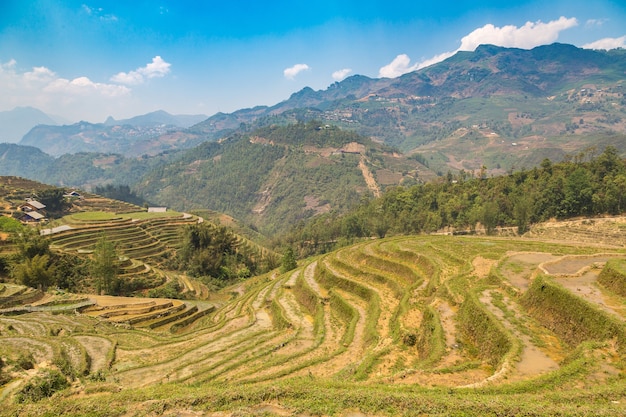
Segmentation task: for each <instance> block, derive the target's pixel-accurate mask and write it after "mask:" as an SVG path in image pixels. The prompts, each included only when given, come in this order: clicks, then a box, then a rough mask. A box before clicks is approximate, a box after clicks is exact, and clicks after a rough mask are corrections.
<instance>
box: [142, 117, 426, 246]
mask: <svg viewBox="0 0 626 417" xmlns="http://www.w3.org/2000/svg"><path fill="white" fill-rule="evenodd" d="M418 167H420V168H421V169H422V171H423V172H422V173H421V174H418V172H417V169H418ZM422 176H425V178H428V177H429V176H430V177H432V176H433V175H432V174H431V173H430V171H429V170H428V169H427V168H425V167H424V166H423V165H422V164H420V163H419V162H417V161H416V160H411V159H407V158H405V157H402V156H398V155H395V156H394V154H393V151H392V150H391V149H389V148H386V147H384V146H381V145H379V144H376V143H374V142H372V141H371V140H369V139H367V138H364V137H362V136H359V135H357V134H355V133H353V132H349V131H343V130H340V129H337V128H336V127H332V126H329V125H324V124H320V123H319V122H309V123H306V124H304V123H297V124H293V125H286V126H270V127H266V128H261V129H258V130H255V131H253V132H250V133H247V134H241V135H233V136H231V137H229V138H227V139H225V140H223V141H220V142H219V143H216V142H206V143H204V144H202V145H200V146H198V147H197V148H194V149H192V150H191V151H189V152H187V153H186V154H183V155H182V156H180V157H179V158H178V159H177V160H175V161H174V162H172V163H171V164H169V165H165V166H162V167H160V168H158V169H156V170H154V171H152V172H151V173H149V174H148V175H146V177H145V178H144V179H143V180H142V181H141V183H139V184H138V185H137V186H136V189H137V191H138V192H139V193H140V194H142V195H143V196H144V198H146V199H148V200H150V201H159V202H161V203H162V204H166V205H168V206H171V207H174V208H176V209H178V210H187V211H188V210H194V209H200V208H209V209H211V210H215V211H220V212H225V213H228V214H230V215H232V216H234V217H236V218H238V219H240V220H242V221H245V222H247V223H250V224H253V225H255V226H256V227H258V228H259V229H260V230H261V231H263V232H265V233H266V234H273V233H275V232H278V231H285V230H287V228H289V227H291V226H292V225H294V224H296V223H298V222H299V221H303V220H306V219H308V218H310V217H312V216H314V215H316V214H320V213H328V212H331V211H332V212H345V211H346V210H347V209H349V208H351V207H354V206H355V204H357V203H358V202H359V200H360V199H361V198H369V197H371V196H373V195H377V194H379V192H380V191H381V190H383V189H384V188H385V187H386V186H388V185H397V184H399V183H402V182H403V181H407V182H409V183H410V182H413V183H415V182H416V181H421V180H422Z"/></svg>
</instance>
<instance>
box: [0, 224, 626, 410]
mask: <svg viewBox="0 0 626 417" xmlns="http://www.w3.org/2000/svg"><path fill="white" fill-rule="evenodd" d="M621 226H623V223H619V222H617V223H615V224H614V229H615V230H617V231H618V232H619V231H621V230H623V229H621V228H620V227H621ZM607 227H608V226H607ZM553 229H554V228H553ZM578 230H579V233H578V234H577V233H576V228H575V227H574V226H571V225H568V229H567V233H568V234H567V235H565V234H564V236H565V239H567V241H563V240H560V241H559V240H557V239H556V238H557V237H558V233H557V234H556V235H554V236H553V235H550V236H548V237H540V238H528V237H527V238H495V237H494V238H491V237H477V236H462V237H461V236H408V237H396V238H388V239H382V240H370V241H366V242H362V243H359V244H356V245H353V246H350V247H347V248H344V249H341V250H338V251H336V252H333V253H330V254H327V255H324V256H321V257H318V258H314V259H309V260H307V261H304V262H302V263H301V264H300V266H299V268H297V269H296V270H293V271H290V272H288V273H285V274H280V273H278V272H273V273H270V274H267V275H264V276H260V277H256V278H253V279H250V280H248V281H245V282H242V283H241V284H239V285H238V286H235V287H231V288H228V289H227V290H226V291H225V293H224V294H223V296H222V298H221V301H219V302H214V303H212V304H210V305H209V304H207V303H195V304H194V303H189V302H188V303H182V302H179V301H173V300H158V299H153V300H152V299H139V298H131V299H116V298H106V299H105V298H95V297H85V296H75V297H76V298H75V299H74V300H69V301H67V300H66V303H65V305H70V306H71V305H78V304H80V303H85V299H88V300H89V301H91V303H88V304H89V305H85V306H82V305H81V306H80V308H79V307H76V308H73V309H67V308H66V309H64V310H60V309H57V310H54V311H45V310H39V311H32V312H23V314H19V315H9V314H6V315H2V316H0V355H1V356H2V358H3V362H4V368H3V372H4V373H8V374H9V375H10V377H9V378H7V380H6V381H3V383H4V386H3V387H2V393H1V394H0V398H1V399H2V401H3V402H4V403H5V407H3V408H2V410H0V415H25V416H26V415H59V414H66V415H107V416H110V415H117V416H134V415H146V416H153V415H155V416H156V415H165V416H200V415H207V416H240V415H341V416H385V415H441V416H444V415H446V416H448V415H459V416H460V415H599V416H615V415H626V368H625V367H626V362H625V358H626V326H625V325H624V324H625V320H626V297H625V296H624V292H620V290H621V289H624V287H626V272H624V271H626V266H625V265H626V249H625V242H623V240H624V236H623V233H622V234H621V235H620V234H619V233H618V232H616V236H617V237H616V238H614V239H612V241H611V242H602V239H601V236H603V235H605V234H606V233H608V232H607V231H606V230H604V229H600V232H598V234H599V235H598V236H597V239H595V241H594V243H593V244H589V243H586V242H587V241H588V240H589V239H592V237H590V234H591V233H592V232H591V231H590V230H593V229H587V228H585V227H582V226H581V227H580V228H579V229H578ZM553 232H554V230H552V231H551V233H553ZM542 233H544V234H545V233H548V232H545V231H543V232H542V231H538V230H535V234H534V236H537V235H541V234H542ZM620 236H621V239H622V241H620V240H619V239H620ZM606 265H610V266H611V268H608V267H607V266H606ZM609 269H610V271H609ZM608 272H610V274H608ZM607 274H608V275H607ZM601 276H610V279H608V278H599V277H601ZM609 281H610V284H608V282H609ZM19 291H20V289H19V288H14V287H11V286H9V285H7V284H4V285H3V286H2V290H1V291H0V302H2V300H3V299H5V298H6V299H8V298H9V297H10V294H14V293H15V292H19ZM24 292H26V291H25V290H24V291H23V292H22V293H21V294H23V293H24ZM65 297H69V296H67V295H65ZM63 305H64V304H58V306H63ZM194 306H195V307H196V309H197V310H195V311H194V312H191V313H189V312H187V313H185V314H187V316H185V317H192V318H193V320H187V321H185V320H184V318H183V317H177V316H175V315H178V314H183V312H184V311H187V309H191V308H193V307H194ZM68 311H71V312H70V313H69V314H67V312H68ZM164 311H170V312H169V313H168V314H161V313H162V312H164ZM56 313H66V314H56ZM169 316H172V317H177V318H176V319H175V320H172V321H171V322H168V323H162V324H160V325H154V323H161V322H160V321H159V320H161V321H163V320H167V317H169ZM172 323H181V324H180V325H177V326H175V325H172ZM25 352H26V353H28V354H31V355H32V357H33V365H34V366H33V369H27V370H24V369H22V368H20V366H19V358H20V355H22V356H23V355H24V353H25ZM60 356H61V357H64V358H67V360H66V362H69V363H70V365H69V368H70V369H71V371H72V372H71V373H72V375H74V382H73V384H72V385H71V387H70V388H67V389H65V390H62V391H60V392H58V393H56V394H54V395H53V396H52V398H51V399H49V400H48V399H45V400H41V401H39V402H36V403H30V402H26V403H19V404H18V403H17V402H16V395H17V393H19V391H20V389H21V387H23V386H24V384H26V383H27V381H29V380H30V379H32V378H34V377H35V375H37V373H38V372H41V371H42V370H43V369H46V368H55V367H58V366H59V361H58V359H57V358H58V357H60Z"/></svg>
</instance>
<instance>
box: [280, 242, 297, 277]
mask: <svg viewBox="0 0 626 417" xmlns="http://www.w3.org/2000/svg"><path fill="white" fill-rule="evenodd" d="M297 267H298V262H297V260H296V254H295V252H294V250H293V248H292V247H291V246H289V247H288V248H287V249H285V253H283V259H282V261H281V264H280V269H281V271H282V272H283V273H285V272H289V271H291V270H292V269H296V268H297Z"/></svg>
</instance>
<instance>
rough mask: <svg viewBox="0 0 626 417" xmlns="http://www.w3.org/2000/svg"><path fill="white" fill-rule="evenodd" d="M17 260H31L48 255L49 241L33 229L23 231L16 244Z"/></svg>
mask: <svg viewBox="0 0 626 417" xmlns="http://www.w3.org/2000/svg"><path fill="white" fill-rule="evenodd" d="M17 246H18V250H19V258H20V259H26V258H33V257H34V256H36V255H39V256H43V255H50V254H51V252H50V241H49V240H48V239H47V238H46V237H45V236H41V235H40V234H39V233H37V231H36V230H34V229H30V228H27V229H24V232H23V233H22V234H21V235H20V236H19V238H18V242H17Z"/></svg>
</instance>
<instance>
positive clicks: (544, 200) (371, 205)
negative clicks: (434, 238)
mask: <svg viewBox="0 0 626 417" xmlns="http://www.w3.org/2000/svg"><path fill="white" fill-rule="evenodd" d="M592 155H593V150H589V151H588V152H585V153H581V154H580V155H577V156H576V157H575V158H572V159H571V160H569V161H565V162H561V163H556V164H553V163H552V162H551V161H549V160H544V161H543V163H542V164H541V167H538V168H534V169H532V170H529V171H526V170H523V171H520V172H515V173H512V174H510V175H506V176H499V177H492V178H483V177H481V176H478V177H476V175H474V174H471V173H467V172H463V171H462V172H460V173H459V174H458V175H453V174H450V173H449V174H448V176H447V177H446V178H445V180H442V181H438V182H431V183H427V184H422V185H415V186H412V187H406V188H405V187H397V188H394V189H391V190H389V191H387V192H386V193H385V194H384V195H383V196H382V197H381V198H379V199H374V200H371V201H367V202H364V203H363V204H361V206H360V207H358V208H357V209H355V210H353V211H352V212H349V213H347V214H345V215H343V216H338V215H335V214H328V215H324V216H319V217H318V218H316V219H314V220H313V221H312V222H310V223H308V224H306V225H304V226H298V227H296V228H295V229H294V231H293V234H292V236H291V237H290V238H289V239H290V240H292V241H297V242H300V245H301V248H300V250H301V251H302V252H303V253H315V252H319V251H323V250H327V246H326V245H324V244H323V243H324V242H344V243H346V242H350V241H351V240H353V239H354V238H359V237H368V236H376V235H378V236H384V235H385V234H411V233H423V232H435V231H438V230H443V229H445V228H450V231H452V232H459V231H461V232H464V233H468V232H472V233H473V232H476V231H480V230H478V229H477V227H478V226H480V227H481V228H482V229H483V230H484V232H485V233H487V234H493V233H494V232H495V230H496V228H499V227H511V228H513V227H515V228H516V230H517V231H518V232H524V231H526V230H528V228H529V226H530V225H531V224H533V223H538V222H543V221H547V220H549V219H551V218H557V219H565V218H571V217H575V216H597V215H602V214H609V215H615V214H619V213H622V212H624V210H626V163H625V162H624V161H623V160H622V159H620V158H619V157H618V155H617V152H616V150H615V148H612V147H609V148H607V149H606V150H605V151H604V152H603V153H602V154H600V155H598V156H597V157H593V156H592Z"/></svg>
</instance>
